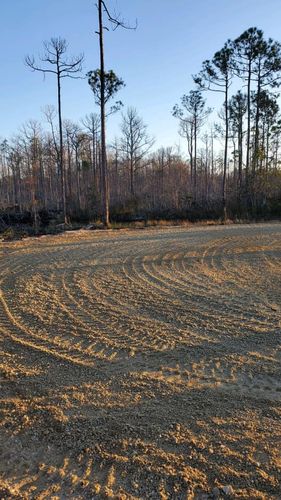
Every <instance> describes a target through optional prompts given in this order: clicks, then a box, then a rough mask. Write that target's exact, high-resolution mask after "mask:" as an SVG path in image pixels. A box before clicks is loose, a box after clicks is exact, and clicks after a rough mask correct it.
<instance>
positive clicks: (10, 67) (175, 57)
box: [0, 0, 281, 146]
mask: <svg viewBox="0 0 281 500" xmlns="http://www.w3.org/2000/svg"><path fill="white" fill-rule="evenodd" d="M107 4H108V6H109V7H110V8H112V9H115V10H117V11H120V12H121V13H122V15H123V17H124V18H125V19H127V20H128V21H129V22H131V23H132V24H134V22H135V19H136V18H137V19H138V29H137V30H136V31H126V30H122V29H119V30H117V31H115V32H106V33H105V57H106V66H107V68H108V69H111V68H112V69H114V71H115V72H116V73H117V74H118V76H121V77H122V78H123V79H124V81H125V82H126V88H125V89H124V90H122V92H120V94H119V95H118V99H121V100H122V101H123V102H124V104H125V106H134V107H136V108H137V110H138V112H139V114H140V115H141V116H142V117H143V119H144V121H145V123H147V125H148V126H149V132H150V133H151V134H152V135H154V136H155V138H156V139H157V142H156V146H160V145H164V146H168V145H175V144H178V143H179V137H178V133H177V130H178V126H177V121H176V120H175V118H173V117H172V115H171V110H172V107H173V105H174V104H175V103H176V102H178V101H179V99H180V97H181V95H182V94H183V93H185V92H188V91H189V90H190V89H191V88H193V83H192V78H191V75H192V74H195V73H197V72H198V71H199V70H200V66H201V63H202V61H203V60H204V59H207V58H210V57H212V55H213V54H214V52H215V51H216V50H219V49H220V48H221V47H222V45H223V44H224V42H225V41H226V40H227V39H228V38H235V37H236V36H238V35H239V34H240V33H241V32H242V31H244V30H245V29H247V28H249V27H250V26H258V27H259V28H261V29H263V30H264V32H265V35H266V36H267V37H272V38H274V39H276V40H279V41H280V40H281V0H107ZM96 29H97V12H96V8H95V0H9V1H4V0H1V29H0V46H1V50H2V57H1V74H2V77H1V92H0V109H1V113H0V137H2V138H3V137H9V136H10V135H12V134H13V133H15V132H17V131H18V130H19V128H20V126H21V125H22V124H23V123H24V122H26V121H27V120H29V119H37V120H41V119H42V108H44V106H46V105H47V104H56V93H55V91H56V86H55V80H54V78H53V77H52V75H49V76H47V77H46V79H45V81H44V79H43V77H42V75H41V74H39V73H32V72H31V71H30V70H29V69H28V68H26V67H25V65H24V57H25V55H27V54H34V55H37V54H38V53H40V51H41V52H42V50H41V49H42V41H43V40H49V39H50V38H51V37H54V36H55V37H56V36H60V37H63V38H66V39H67V41H68V42H69V54H78V53H80V52H84V53H85V63H84V74H85V73H86V72H87V71H89V70H91V69H95V68H97V67H98V61H99V59H98V40H97V35H95V33H94V32H95V30H96ZM212 99H213V97H212V98H210V100H209V104H210V105H212V104H213V102H212ZM92 111H97V108H96V107H95V104H94V99H93V95H92V93H91V90H90V88H89V86H88V84H87V81H86V80H66V79H65V80H64V82H63V115H64V118H68V119H71V120H74V121H76V120H79V119H80V118H82V117H83V116H85V114H86V113H90V112H92ZM120 121H121V115H120V113H118V115H116V116H114V117H112V118H110V120H109V123H108V137H109V140H111V139H113V137H114V136H115V135H118V132H119V131H118V125H119V124H120Z"/></svg>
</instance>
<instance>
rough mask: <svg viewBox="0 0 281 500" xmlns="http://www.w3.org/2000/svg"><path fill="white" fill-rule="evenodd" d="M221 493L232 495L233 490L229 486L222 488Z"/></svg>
mask: <svg viewBox="0 0 281 500" xmlns="http://www.w3.org/2000/svg"><path fill="white" fill-rule="evenodd" d="M222 491H223V492H224V494H225V495H233V493H234V490H233V488H232V486H230V485H228V486H223V487H222Z"/></svg>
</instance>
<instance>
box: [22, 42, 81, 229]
mask: <svg viewBox="0 0 281 500" xmlns="http://www.w3.org/2000/svg"><path fill="white" fill-rule="evenodd" d="M43 45H44V49H45V52H44V54H43V56H41V57H40V61H41V62H42V63H47V64H49V67H42V66H41V65H40V64H37V63H36V61H35V58H34V56H27V57H26V58H25V62H26V65H27V66H28V67H29V68H31V69H32V71H39V72H41V73H43V74H44V76H45V75H46V74H48V73H52V74H53V75H55V76H56V80H57V103H58V121H59V143H60V147H59V165H58V167H59V174H60V182H61V202H62V211H63V216H64V222H65V223H67V222H68V217H67V207H66V184H65V170H64V154H63V127H62V108H61V80H62V78H80V77H79V76H78V73H80V72H81V70H82V62H83V59H84V56H83V54H80V55H78V56H77V57H72V58H68V57H66V56H65V54H66V51H67V48H68V45H67V42H66V40H64V39H62V38H51V41H50V42H44V44H43ZM51 68H53V69H51Z"/></svg>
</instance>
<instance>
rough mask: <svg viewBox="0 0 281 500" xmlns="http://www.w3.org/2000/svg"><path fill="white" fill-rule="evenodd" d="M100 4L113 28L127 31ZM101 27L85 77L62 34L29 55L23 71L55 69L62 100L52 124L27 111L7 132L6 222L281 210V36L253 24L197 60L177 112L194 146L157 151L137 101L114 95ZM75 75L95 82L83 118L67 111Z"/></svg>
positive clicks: (266, 214) (1, 206)
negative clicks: (213, 98)
mask: <svg viewBox="0 0 281 500" xmlns="http://www.w3.org/2000/svg"><path fill="white" fill-rule="evenodd" d="M102 13H103V14H104V15H106V16H107V20H108V21H109V22H110V23H111V24H112V26H113V27H119V26H121V28H122V27H123V28H128V26H126V25H124V24H123V23H122V22H121V21H119V20H118V19H115V18H113V17H112V16H111V15H110V13H109V12H108V11H106V10H104V11H103V12H101V14H102ZM102 22H103V21H102V19H100V23H101V24H100V26H102ZM129 28H131V27H129ZM99 34H100V37H99V38H100V49H101V52H100V54H101V64H100V66H99V68H98V69H97V70H95V71H90V72H88V73H87V75H86V76H85V70H84V68H83V55H79V56H74V57H73V56H72V55H69V54H68V44H67V42H66V40H64V39H61V38H52V39H51V40H50V41H49V42H44V55H43V56H42V57H41V60H39V61H36V59H35V58H34V57H33V56H27V57H26V59H25V63H26V67H27V68H24V67H23V71H27V70H30V69H31V70H33V71H34V72H38V71H39V72H42V73H44V75H47V74H48V73H52V76H53V77H55V78H54V79H53V81H51V79H50V82H49V84H50V85H55V82H56V85H57V93H58V101H57V105H53V106H50V105H49V106H46V107H45V108H44V113H43V114H44V116H43V117H42V123H43V124H42V123H39V122H38V121H35V120H29V121H28V122H26V123H25V124H24V125H23V126H22V127H21V129H20V130H21V131H20V133H18V134H16V135H14V136H13V137H11V138H5V139H2V140H1V145H0V147H1V149H0V214H1V219H0V222H1V229H2V230H3V229H6V228H7V227H8V226H9V225H10V224H15V223H25V224H29V225H33V227H34V228H35V231H38V230H39V228H40V227H42V226H45V225H47V224H48V223H49V222H50V221H51V220H56V221H58V222H61V223H65V224H69V223H71V222H84V223H85V222H89V221H103V223H104V225H105V226H108V225H109V223H110V221H111V222H114V221H117V222H118V221H119V222H130V221H136V220H145V221H146V220H149V219H154V220H160V219H164V220H189V221H198V220H204V219H214V220H221V221H224V220H227V219H233V220H245V219H247V220H249V219H259V218H263V219H264V218H274V217H278V216H280V215H281V170H280V146H281V115H280V106H279V100H278V98H279V94H278V90H279V87H280V84H281V44H280V43H279V42H278V41H275V40H273V39H271V38H269V39H267V38H266V37H265V36H264V33H263V31H262V30H260V29H258V28H256V27H251V28H249V29H247V30H246V31H244V32H243V33H242V34H241V35H240V36H238V37H237V38H236V39H234V40H227V41H226V42H225V44H224V46H223V47H222V48H221V49H220V50H218V51H217V52H216V53H215V54H214V55H213V57H212V58H211V59H210V60H205V61H204V62H203V63H202V64H201V66H200V61H198V73H197V74H196V75H193V81H194V87H193V88H192V89H190V90H189V89H187V93H186V94H184V95H182V96H179V100H178V103H177V104H176V103H175V106H174V108H173V109H172V110H168V109H167V113H172V114H173V116H174V117H175V126H178V130H179V134H180V136H181V137H183V138H184V141H185V142H184V144H185V150H184V151H180V150H179V149H177V148H175V147H172V146H171V147H167V146H165V147H162V148H160V149H157V150H155V148H154V138H153V136H152V135H151V134H150V133H149V128H148V126H147V124H146V123H145V122H144V121H143V119H142V117H141V116H140V114H139V113H138V110H137V108H136V107H126V106H125V107H123V103H121V102H120V101H118V100H117V101H115V98H116V96H117V93H118V90H119V89H120V88H121V87H122V86H123V85H124V82H123V80H122V79H121V78H119V77H117V75H116V74H115V73H114V71H113V70H109V71H106V70H105V67H104V53H103V29H100V31H99ZM66 77H69V78H84V79H85V85H89V86H90V90H92V91H93V97H94V99H93V110H89V113H88V114H87V115H86V116H84V117H83V118H82V119H81V121H80V122H79V123H74V122H73V121H71V120H68V119H66V118H65V117H64V116H63V88H62V81H63V78H66ZM34 78H35V76H34ZM184 78H185V75H184V74H183V79H184ZM38 85H40V82H38ZM159 85H161V83H159ZM212 93H217V94H218V96H219V102H220V106H219V107H218V109H212V108H210V107H209V106H208V98H209V97H210V94H212ZM78 97H79V96H78ZM110 101H111V102H113V104H112V105H111V104H110ZM42 104H43V103H42ZM125 104H126V103H125ZM117 112H120V113H121V116H120V132H119V136H118V137H116V138H115V140H114V141H113V142H112V143H107V141H106V134H105V129H106V127H109V126H110V115H111V114H112V113H117Z"/></svg>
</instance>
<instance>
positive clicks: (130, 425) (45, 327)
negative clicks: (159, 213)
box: [0, 224, 281, 500]
mask: <svg viewBox="0 0 281 500" xmlns="http://www.w3.org/2000/svg"><path fill="white" fill-rule="evenodd" d="M0 245H1V246H0V259H1V260H0V262H1V271H0V272H1V275H0V276H1V284H0V287H1V295H0V333H1V337H0V371H1V399H0V415H1V420H0V422H1V423H0V453H1V465H0V477H1V487H0V498H5V499H6V498H18V499H25V498H28V499H29V498H31V499H33V498H34V499H38V500H41V499H47V498H48V499H49V498H52V499H61V498H63V499H88V498H89V499H90V498H97V499H98V498H101V499H102V498H110V497H112V498H119V499H127V498H128V499H129V498H130V499H137V498H154V499H162V500H164V499H193V498H198V499H199V498H202V499H203V498H217V497H221V498H224V497H226V496H227V497H228V498H242V499H278V498H279V499H280V495H281V483H280V477H281V455H280V450H281V418H280V417H281V404H280V402H281V382H280V375H281V370H280V361H281V350H280V307H281V300H280V284H281V282H280V281H281V280H280V278H281V265H280V256H281V226H280V224H264V225H252V226H231V227H230V226H229V227H226V226H224V227H211V228H195V229H187V228H170V229H168V228H165V229H161V230H159V229H154V230H152V229H144V230H143V231H134V230H133V231H117V232H111V231H108V232H102V231H100V232H91V231H79V232H76V233H67V234H65V235H60V236H45V237H41V238H40V239H29V240H25V241H22V242H14V243H2V244H0Z"/></svg>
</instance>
